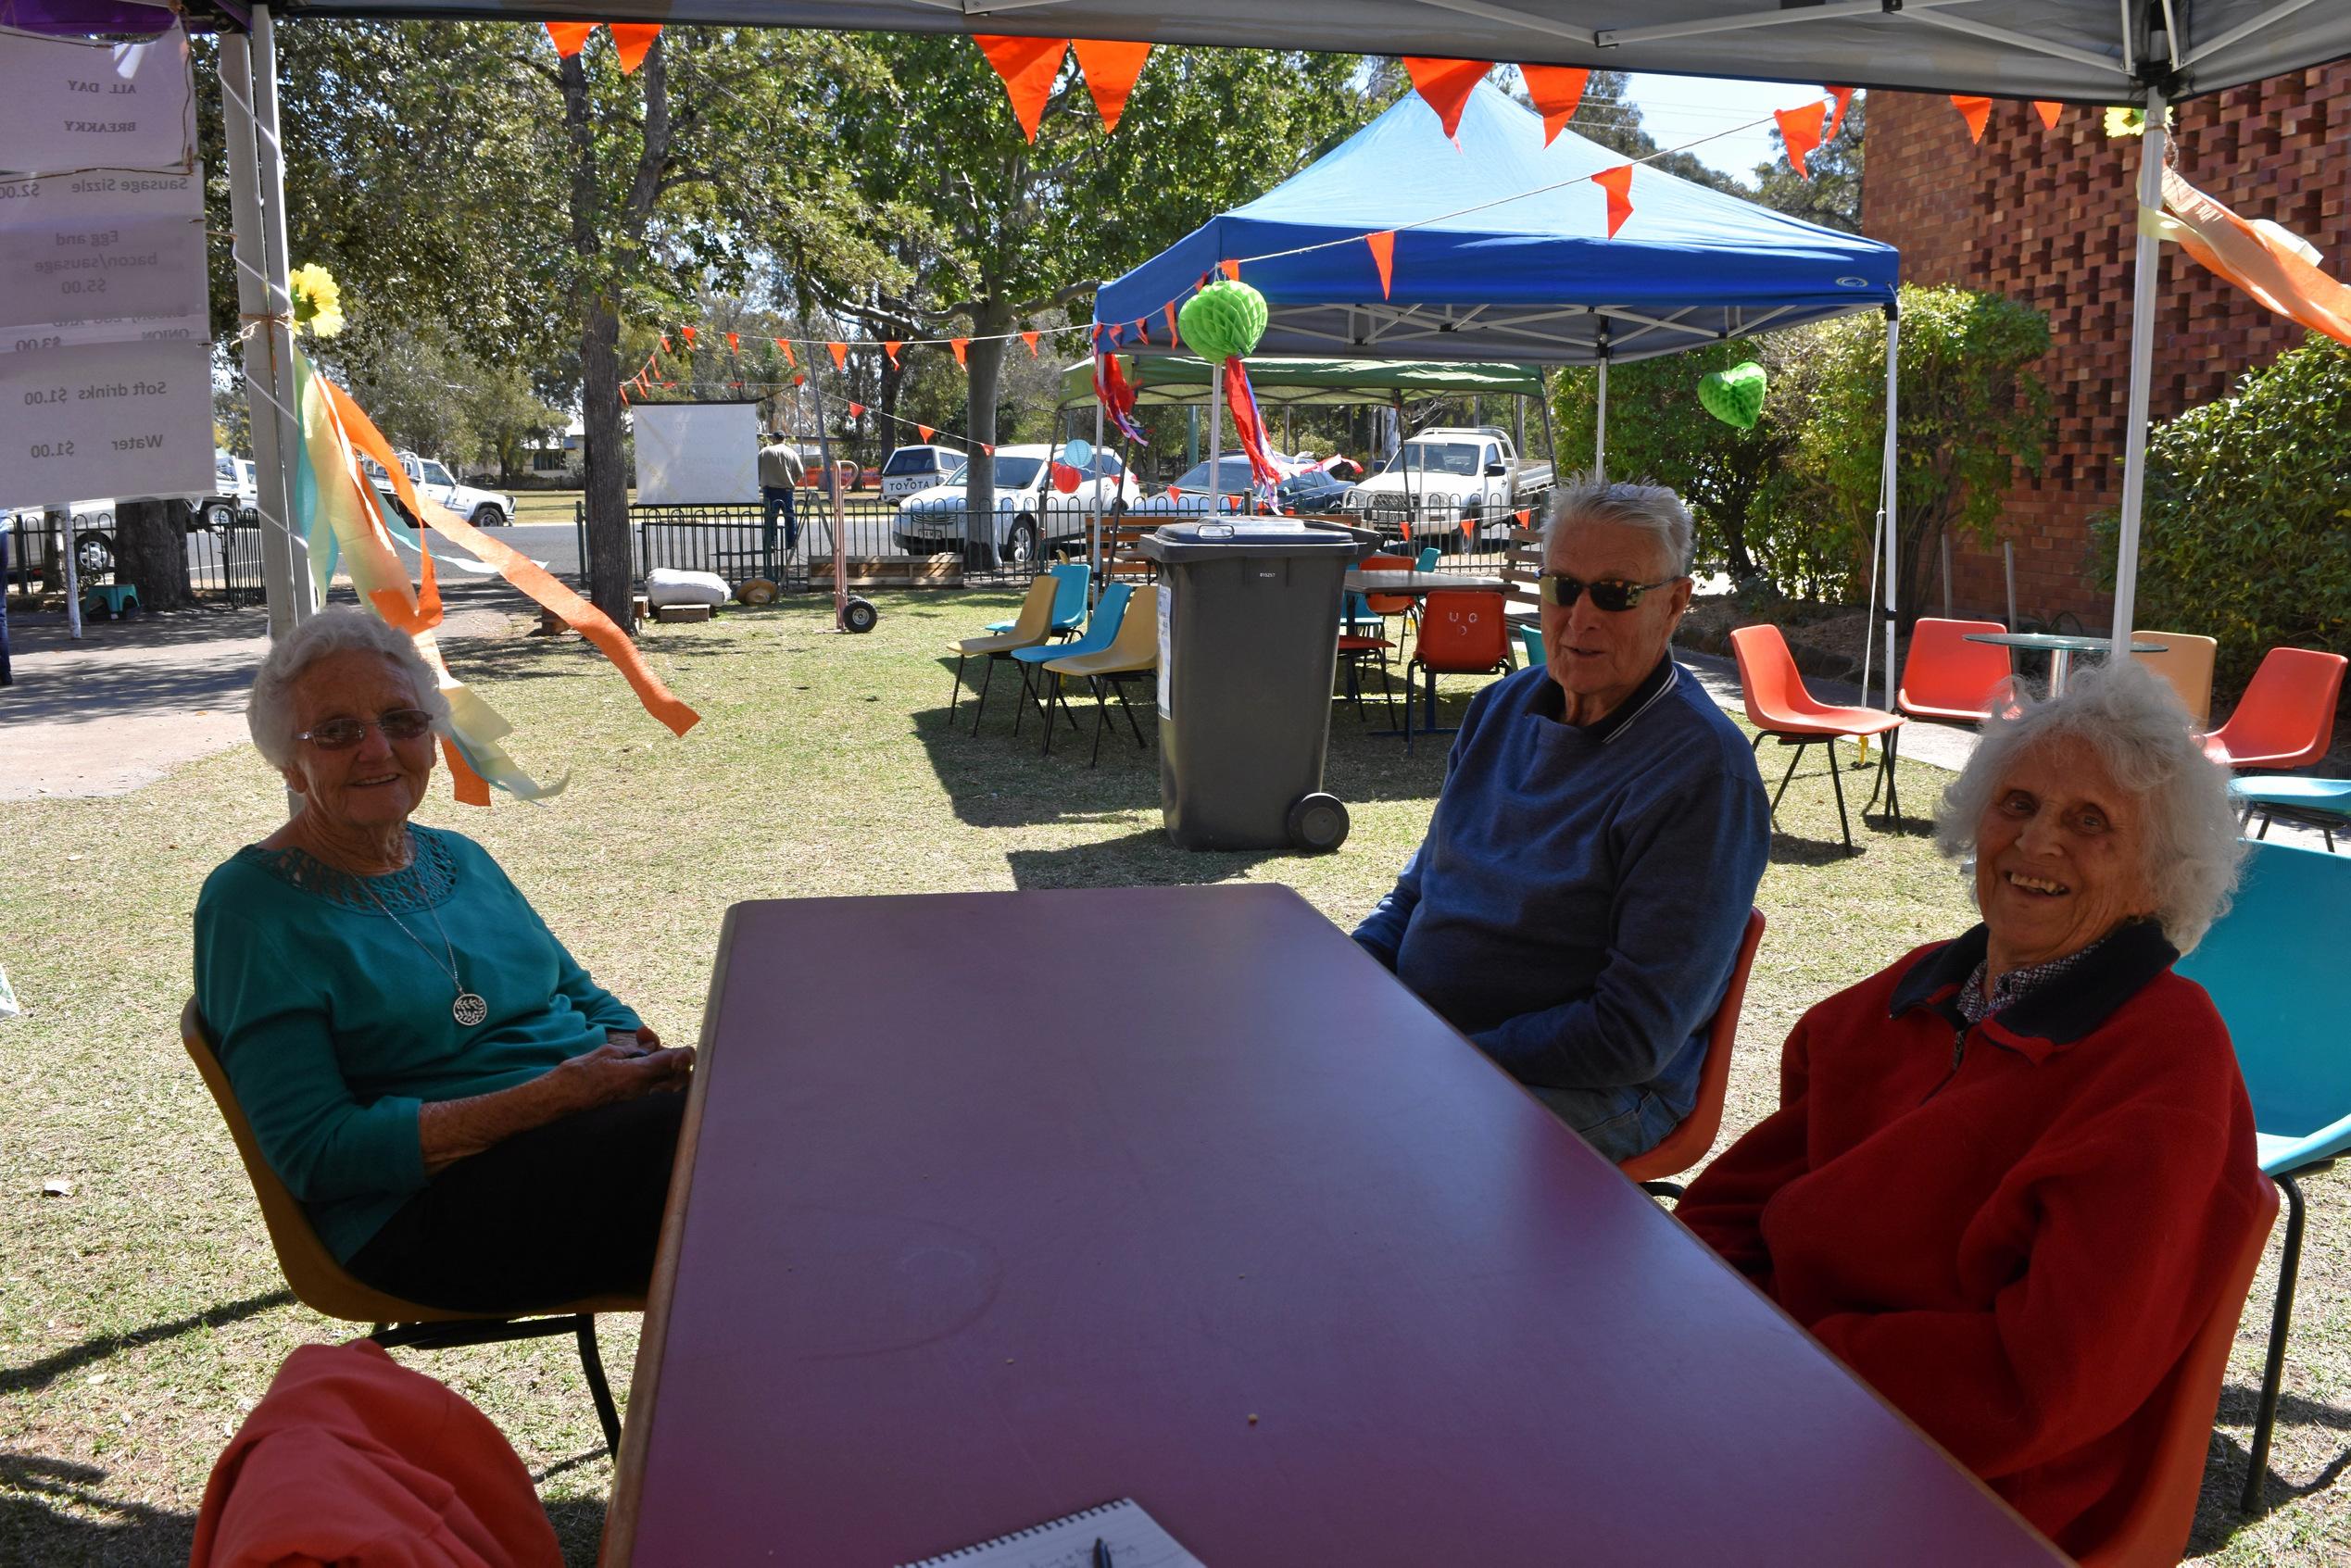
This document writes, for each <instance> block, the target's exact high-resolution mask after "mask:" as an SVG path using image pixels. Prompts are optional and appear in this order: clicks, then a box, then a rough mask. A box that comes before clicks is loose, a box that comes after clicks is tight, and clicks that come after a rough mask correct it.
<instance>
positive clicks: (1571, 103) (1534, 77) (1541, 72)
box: [1518, 66, 1591, 147]
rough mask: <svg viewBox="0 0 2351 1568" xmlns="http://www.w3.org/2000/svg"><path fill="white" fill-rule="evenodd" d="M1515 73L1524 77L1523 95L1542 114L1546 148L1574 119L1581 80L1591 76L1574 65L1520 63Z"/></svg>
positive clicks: (1581, 94) (1586, 79) (1582, 82)
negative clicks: (1524, 88) (1532, 102)
mask: <svg viewBox="0 0 2351 1568" xmlns="http://www.w3.org/2000/svg"><path fill="white" fill-rule="evenodd" d="M1518 74H1519V75H1520V76H1522V77H1524V78H1525V79H1526V82H1527V96H1528V97H1529V98H1531V99H1533V100H1534V104H1535V108H1536V110H1537V112H1539V113H1540V114H1541V116H1542V117H1543V145H1544V146H1546V147H1548V146H1550V145H1551V139H1552V138H1553V136H1556V135H1558V134H1559V132H1560V131H1561V130H1562V129H1564V128H1565V125H1566V124H1567V122H1568V121H1569V120H1571V119H1575V118H1576V106H1577V105H1578V104H1580V103H1582V102H1583V101H1584V83H1585V82H1588V81H1590V79H1591V72H1590V71H1588V70H1584V69H1580V68H1578V67H1576V66H1520V67H1519V68H1518Z"/></svg>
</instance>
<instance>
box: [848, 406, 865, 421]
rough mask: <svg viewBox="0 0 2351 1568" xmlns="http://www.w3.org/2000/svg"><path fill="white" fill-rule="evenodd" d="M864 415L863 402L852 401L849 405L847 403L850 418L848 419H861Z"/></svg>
mask: <svg viewBox="0 0 2351 1568" xmlns="http://www.w3.org/2000/svg"><path fill="white" fill-rule="evenodd" d="M864 417H865V405H864V404H862V403H852V404H850V405H849V418H850V419H852V420H861V419H863V418H864Z"/></svg>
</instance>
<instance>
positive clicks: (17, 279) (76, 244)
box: [0, 171, 210, 353]
mask: <svg viewBox="0 0 2351 1568" xmlns="http://www.w3.org/2000/svg"><path fill="white" fill-rule="evenodd" d="M205 311H206V299H205V255H204V177H203V175H202V174H201V173H200V172H199V173H196V174H170V173H167V174H137V173H130V172H121V171H102V172H92V173H88V174H54V175H49V176H46V177H44V178H43V179H39V180H17V181H9V182H0V353H7V352H10V351H12V350H15V349H19V348H56V347H58V346H60V345H65V344H72V343H106V342H117V341H120V340H122V339H125V338H142V339H150V340H154V339H183V338H199V339H200V338H204V337H207V336H208V335H209V333H210V326H209V323H208V322H207V320H206V316H205Z"/></svg>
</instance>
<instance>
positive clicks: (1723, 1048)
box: [1616, 909, 1764, 1198]
mask: <svg viewBox="0 0 2351 1568" xmlns="http://www.w3.org/2000/svg"><path fill="white" fill-rule="evenodd" d="M1763 934H1764V915H1763V911H1762V910H1761V909H1750V910H1748V911H1747V933H1746V935H1743V936H1741V938H1740V939H1739V958H1738V960H1737V961H1736V962H1734V963H1733V964H1732V965H1731V966H1730V986H1729V989H1728V990H1726V991H1724V992H1723V994H1722V1005H1721V1006H1720V1007H1718V1008H1716V1009H1715V1016H1714V1022H1711V1023H1709V1024H1708V1025H1707V1026H1706V1062H1705V1065H1704V1067H1702V1068H1700V1069H1699V1072H1698V1102H1697V1103H1696V1104H1695V1105H1692V1106H1691V1108H1690V1114H1689V1115H1687V1116H1685V1117H1683V1118H1682V1119H1681V1122H1680V1124H1679V1125H1678V1126H1676V1127H1675V1128H1674V1130H1673V1131H1672V1132H1670V1133H1667V1134H1666V1136H1665V1139H1664V1141H1663V1142H1661V1143H1659V1144H1658V1145H1657V1147H1656V1148H1652V1149H1649V1150H1646V1151H1645V1152H1643V1153H1641V1154H1636V1155H1634V1156H1633V1157H1632V1158H1631V1159H1630V1160H1619V1161H1618V1162H1617V1164H1616V1169H1617V1170H1619V1171H1622V1172H1623V1173H1625V1174H1626V1175H1628V1176H1630V1177H1631V1178H1632V1179H1633V1180H1634V1181H1637V1182H1639V1183H1640V1184H1641V1187H1642V1188H1643V1189H1644V1190H1645V1191H1647V1192H1650V1193H1652V1194H1653V1195H1655V1196H1656V1197H1659V1198H1679V1197H1680V1196H1681V1184H1680V1183H1679V1182H1671V1181H1666V1179H1665V1178H1666V1177H1667V1176H1678V1175H1680V1174H1681V1173H1683V1172H1684V1171H1687V1170H1689V1169H1690V1168H1691V1166H1692V1165H1695V1164H1697V1163H1698V1161H1700V1160H1704V1159H1705V1158H1706V1153H1707V1151H1708V1150H1709V1149H1711V1148H1714V1147H1715V1135H1716V1133H1719V1132H1721V1131H1722V1108H1723V1102H1724V1100H1725V1099H1727V1098H1729V1094H1730V1047H1731V1043H1732V1042H1733V1041H1734V1040H1736V1039H1737V1038H1738V1037H1739V1009H1740V1006H1741V1003H1743V1002H1744V1001H1745V1000H1746V999H1747V975H1748V973H1749V972H1751V971H1752V970H1753V969H1754V967H1755V949H1756V948H1757V947H1761V946H1762V945H1763Z"/></svg>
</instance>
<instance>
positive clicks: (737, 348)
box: [726, 332, 743, 354]
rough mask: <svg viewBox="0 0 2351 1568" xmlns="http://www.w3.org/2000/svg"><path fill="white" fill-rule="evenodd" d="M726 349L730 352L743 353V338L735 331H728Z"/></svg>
mask: <svg viewBox="0 0 2351 1568" xmlns="http://www.w3.org/2000/svg"><path fill="white" fill-rule="evenodd" d="M726 351H727V352H728V353H729V354H740V353H742V352H743V340H742V339H741V338H739V337H737V336H735V334H734V333H733V332H729V333H727V334H726Z"/></svg>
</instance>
